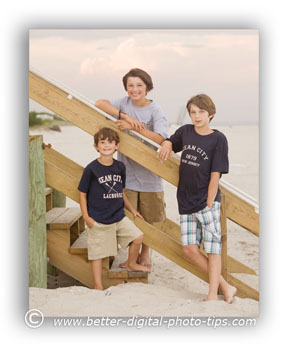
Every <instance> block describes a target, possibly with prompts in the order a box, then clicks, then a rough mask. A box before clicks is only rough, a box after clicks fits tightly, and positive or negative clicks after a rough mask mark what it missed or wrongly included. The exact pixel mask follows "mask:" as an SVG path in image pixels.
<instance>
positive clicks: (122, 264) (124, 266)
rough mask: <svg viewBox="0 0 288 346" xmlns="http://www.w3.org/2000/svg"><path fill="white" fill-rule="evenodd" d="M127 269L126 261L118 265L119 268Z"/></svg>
mask: <svg viewBox="0 0 288 346" xmlns="http://www.w3.org/2000/svg"><path fill="white" fill-rule="evenodd" d="M127 267H128V260H126V261H125V262H122V263H120V264H119V268H127Z"/></svg>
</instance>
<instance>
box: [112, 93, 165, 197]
mask: <svg viewBox="0 0 288 346" xmlns="http://www.w3.org/2000/svg"><path fill="white" fill-rule="evenodd" d="M110 103H111V104H112V105H113V106H114V107H116V108H118V109H121V111H122V112H124V113H127V114H128V115H130V116H131V117H133V118H135V119H137V120H139V121H140V122H142V123H144V126H145V128H146V129H147V130H150V131H153V132H156V133H158V134H159V135H161V136H162V137H163V138H164V139H166V138H167V136H168V121H167V119H166V117H165V115H164V112H163V110H162V108H161V107H160V106H159V105H158V104H157V103H155V102H154V101H152V102H151V103H150V104H149V105H148V106H145V107H136V106H134V105H133V103H132V101H131V99H130V97H129V96H125V97H123V98H121V99H114V100H110ZM136 138H137V137H136ZM142 142H144V143H145V141H142ZM145 144H147V145H149V146H151V145H150V144H149V143H145ZM118 160H119V161H122V162H123V163H124V164H125V166H126V189H130V190H134V191H141V192H161V191H163V184H162V179H161V178H160V177H159V176H158V175H156V174H154V173H152V172H150V171H149V170H148V169H146V168H144V167H143V166H141V165H139V164H138V163H136V162H135V161H133V160H131V159H129V158H128V157H126V156H125V155H123V154H121V153H119V152H118Z"/></svg>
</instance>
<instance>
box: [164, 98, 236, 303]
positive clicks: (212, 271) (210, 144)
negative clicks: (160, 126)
mask: <svg viewBox="0 0 288 346" xmlns="http://www.w3.org/2000/svg"><path fill="white" fill-rule="evenodd" d="M187 110H188V112H189V115H190V118H191V120H192V123H193V125H192V124H191V125H184V126H182V127H180V128H179V129H178V130H177V131H176V132H175V133H174V135H172V136H171V137H170V138H168V139H167V140H166V141H165V142H164V143H163V144H162V148H161V151H160V152H159V158H160V160H161V161H163V160H166V159H167V158H168V157H169V156H171V153H172V150H173V151H174V152H175V153H176V152H179V151H182V155H181V161H180V169H179V184H178V189H177V200H178V208H179V213H180V225H181V242H182V246H183V251H184V253H185V255H186V256H187V257H188V258H190V259H191V260H192V261H193V262H194V263H195V264H196V265H197V266H199V268H200V269H202V270H203V271H204V272H206V273H207V274H208V275H209V292H208V296H207V298H206V300H217V292H218V287H220V288H221V290H222V292H223V294H224V297H225V300H226V302H228V303H232V301H233V297H234V295H235V294H236V288H235V287H233V286H231V285H229V284H228V283H227V282H226V281H225V280H224V278H223V277H222V276H221V226H220V199H221V195H220V189H219V186H218V185H219V179H220V177H221V175H222V174H224V173H228V168H229V162H228V144H227V139H226V137H225V136H224V134H223V133H221V132H220V131H218V130H214V129H211V128H210V127H209V123H210V121H211V120H212V118H213V117H214V115H215V113H216V108H215V105H214V103H213V101H212V100H211V98H210V97H209V96H207V95H204V94H200V95H197V96H194V97H192V98H191V99H190V100H189V101H188V103H187ZM201 242H202V243H203V247H204V250H205V252H206V253H207V255H208V259H207V258H206V257H205V256H204V255H203V254H202V253H201V252H200V245H201Z"/></svg>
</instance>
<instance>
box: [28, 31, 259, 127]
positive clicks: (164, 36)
mask: <svg viewBox="0 0 288 346" xmlns="http://www.w3.org/2000/svg"><path fill="white" fill-rule="evenodd" d="M258 43H259V42H258V30H125V29H122V30H101V29H99V30H86V29H82V30H72V29H71V30H36V29H34V30H30V32H29V65H30V66H31V67H33V68H36V69H37V70H39V71H40V72H42V73H45V74H47V75H49V76H51V77H53V78H54V79H56V80H57V81H59V82H61V83H62V84H65V85H66V86H67V87H68V88H70V89H72V90H75V91H76V92H77V93H78V94H80V95H82V96H83V97H85V98H87V99H88V100H91V101H92V102H94V101H96V100H97V99H113V98H120V97H123V96H125V95H126V92H125V90H124V88H123V84H122V77H123V76H124V75H125V74H126V73H127V72H128V71H129V70H130V69H131V68H134V67H138V68H141V69H143V70H145V71H147V72H148V73H149V74H150V75H151V77H152V80H153V84H154V89H153V90H152V91H151V92H150V93H149V94H148V96H147V97H148V98H149V99H152V100H154V101H155V102H157V103H159V104H160V105H161V107H162V108H163V110H164V112H165V114H166V116H167V119H168V121H169V123H177V122H179V121H180V122H184V123H185V122H189V118H188V114H187V112H186V109H185V105H186V103H187V101H188V99H189V98H190V97H191V96H194V95H196V94H199V93H205V94H207V95H209V96H210V97H211V98H212V99H213V101H214V103H215V104H216V116H215V118H214V120H213V121H214V122H216V123H228V124H230V123H231V124H234V123H240V124H241V123H253V124H255V123H257V122H258V94H259V90H258V88H259V86H258V73H259V66H258V59H259V57H258V53H259V52H258V49H259V47H258ZM30 110H36V111H43V110H44V108H43V107H42V106H39V105H38V104H36V103H35V102H34V101H32V102H30Z"/></svg>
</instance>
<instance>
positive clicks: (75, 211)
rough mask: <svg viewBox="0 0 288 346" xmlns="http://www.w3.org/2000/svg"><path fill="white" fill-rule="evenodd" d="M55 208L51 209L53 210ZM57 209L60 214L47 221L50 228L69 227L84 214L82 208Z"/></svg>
mask: <svg viewBox="0 0 288 346" xmlns="http://www.w3.org/2000/svg"><path fill="white" fill-rule="evenodd" d="M53 209H54V208H53ZM53 209H51V210H52V211H53ZM55 209H56V211H57V212H58V215H57V216H56V217H55V218H54V219H53V220H51V221H50V222H47V224H48V227H49V229H68V228H70V227H71V226H72V225H73V224H74V223H75V222H76V221H77V220H78V219H79V218H80V217H81V216H82V213H81V210H80V208H55ZM51 210H50V211H51Z"/></svg>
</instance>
